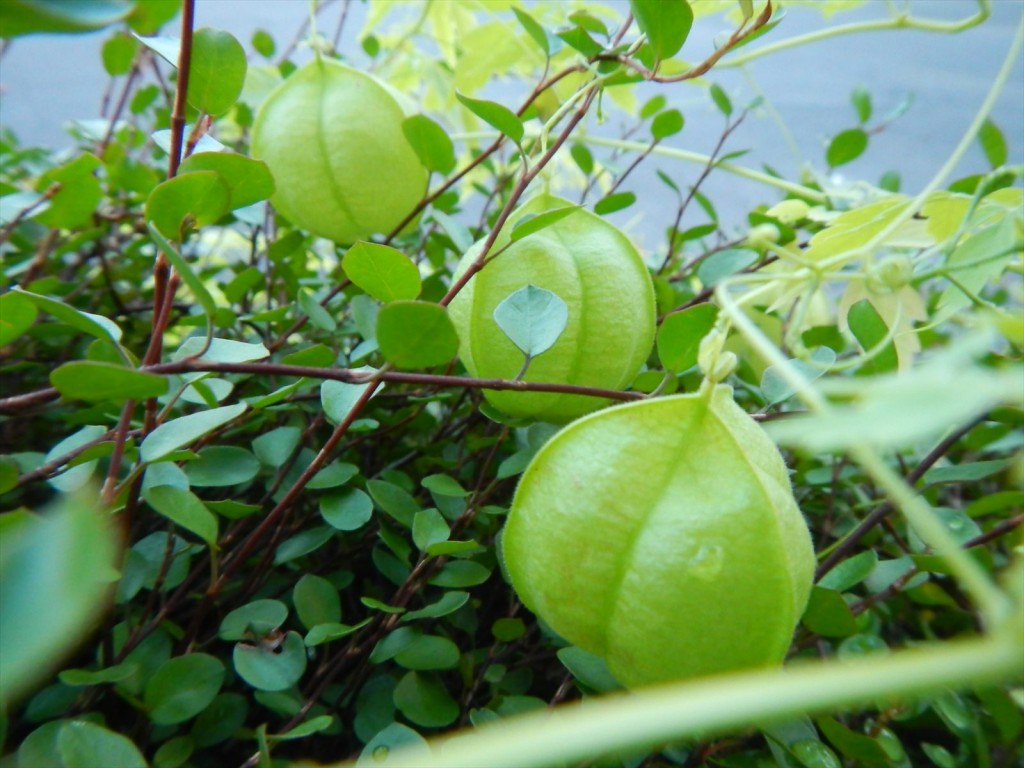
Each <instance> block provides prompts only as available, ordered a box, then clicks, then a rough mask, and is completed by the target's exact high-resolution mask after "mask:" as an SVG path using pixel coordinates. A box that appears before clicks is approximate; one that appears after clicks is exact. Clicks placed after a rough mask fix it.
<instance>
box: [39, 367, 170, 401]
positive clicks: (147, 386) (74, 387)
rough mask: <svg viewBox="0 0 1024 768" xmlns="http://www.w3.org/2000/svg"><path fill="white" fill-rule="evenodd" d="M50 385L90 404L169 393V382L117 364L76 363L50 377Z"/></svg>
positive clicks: (68, 396)
mask: <svg viewBox="0 0 1024 768" xmlns="http://www.w3.org/2000/svg"><path fill="white" fill-rule="evenodd" d="M50 383H51V384H53V386H54V387H56V388H57V391H58V392H60V393H61V394H62V395H63V396H64V397H67V398H70V399H72V400H87V401H89V402H95V403H102V402H115V403H120V402H124V401H125V400H144V399H146V398H148V397H159V396H160V395H162V394H164V393H165V392H166V391H167V379H166V378H164V377H163V376H158V375H156V374H155V373H146V372H144V371H136V370H133V369H131V368H125V367H123V366H120V365H114V364H113V363H101V362H91V361H88V360H76V361H75V362H72V363H65V364H64V365H62V366H60V367H59V368H57V369H56V370H54V371H53V372H52V373H51V374H50Z"/></svg>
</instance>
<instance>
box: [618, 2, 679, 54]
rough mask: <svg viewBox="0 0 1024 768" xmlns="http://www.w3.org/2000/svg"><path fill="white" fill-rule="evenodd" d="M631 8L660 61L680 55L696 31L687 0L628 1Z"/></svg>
mask: <svg viewBox="0 0 1024 768" xmlns="http://www.w3.org/2000/svg"><path fill="white" fill-rule="evenodd" d="M629 7H630V9H631V10H632V11H633V17H634V18H635V19H636V23H637V26H639V27H640V31H641V32H643V33H644V34H645V35H647V39H648V41H649V42H650V45H651V49H652V50H653V51H654V55H655V56H656V57H657V58H659V59H668V58H671V57H672V56H675V55H676V54H677V53H679V51H680V49H681V48H682V47H683V43H685V42H686V38H687V37H689V35H690V28H691V27H693V10H692V9H691V8H690V4H689V3H688V2H687V0H629Z"/></svg>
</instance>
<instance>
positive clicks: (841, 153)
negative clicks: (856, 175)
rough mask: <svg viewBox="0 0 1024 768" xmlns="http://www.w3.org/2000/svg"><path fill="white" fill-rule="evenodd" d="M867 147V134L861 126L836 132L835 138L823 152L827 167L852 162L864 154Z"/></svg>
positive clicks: (835, 166)
mask: <svg viewBox="0 0 1024 768" xmlns="http://www.w3.org/2000/svg"><path fill="white" fill-rule="evenodd" d="M867 148H868V134H867V132H865V131H864V130H863V129H862V128H850V129H849V130H846V131H842V132H840V133H838V134H836V136H835V138H833V139H832V141H831V142H830V143H829V145H828V150H826V152H825V160H826V161H827V162H828V164H829V167H831V168H837V167H839V166H840V165H845V164H846V163H849V162H852V161H854V160H856V159H857V158H858V157H860V156H861V155H862V154H864V150H865V149H867Z"/></svg>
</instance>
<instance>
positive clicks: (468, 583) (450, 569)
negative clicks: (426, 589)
mask: <svg viewBox="0 0 1024 768" xmlns="http://www.w3.org/2000/svg"><path fill="white" fill-rule="evenodd" d="M490 576H491V572H490V571H489V570H488V569H487V568H486V567H485V566H483V565H481V564H480V563H477V562H474V561H472V560H449V561H448V562H447V563H445V564H444V566H442V568H441V570H440V571H438V573H437V575H436V576H434V577H433V578H432V579H431V580H430V583H431V584H433V585H434V586H435V587H456V588H462V587H475V586H476V585H477V584H483V583H484V582H485V581H487V579H489V578H490Z"/></svg>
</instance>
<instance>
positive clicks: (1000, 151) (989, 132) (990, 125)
mask: <svg viewBox="0 0 1024 768" xmlns="http://www.w3.org/2000/svg"><path fill="white" fill-rule="evenodd" d="M978 143H979V144H981V148H982V150H984V152H985V157H986V158H987V159H988V162H989V165H991V166H992V167H993V168H998V167H999V166H1001V165H1003V164H1004V163H1006V158H1007V153H1006V139H1005V138H1004V137H1003V132H1002V131H1000V130H999V126H997V125H996V124H995V123H994V122H992V120H991V119H986V120H985V122H984V123H982V124H981V128H980V129H979V130H978Z"/></svg>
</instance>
